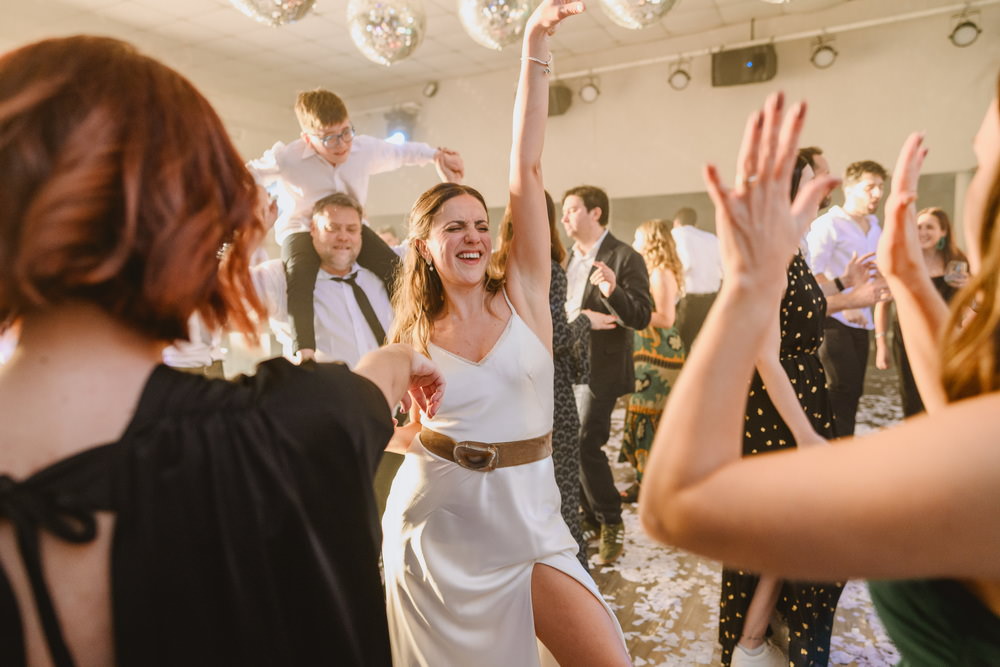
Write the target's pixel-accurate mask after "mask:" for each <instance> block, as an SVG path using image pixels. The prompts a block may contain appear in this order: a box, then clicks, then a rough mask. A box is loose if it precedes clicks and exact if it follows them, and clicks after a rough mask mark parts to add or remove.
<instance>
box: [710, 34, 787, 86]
mask: <svg viewBox="0 0 1000 667" xmlns="http://www.w3.org/2000/svg"><path fill="white" fill-rule="evenodd" d="M777 73H778V54H777V53H776V52H775V50H774V45H773V44H762V45H760V46H748V47H746V48H743V49H733V50H732V51H720V52H718V53H713V54H712V85H713V86H741V85H743V84H744V83H760V82H761V81H770V80H771V79H773V78H774V75H775V74H777Z"/></svg>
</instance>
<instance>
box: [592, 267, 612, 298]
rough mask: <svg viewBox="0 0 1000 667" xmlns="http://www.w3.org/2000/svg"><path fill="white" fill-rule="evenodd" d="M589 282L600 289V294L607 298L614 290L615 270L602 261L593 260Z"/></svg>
mask: <svg viewBox="0 0 1000 667" xmlns="http://www.w3.org/2000/svg"><path fill="white" fill-rule="evenodd" d="M590 282H591V283H592V284H594V285H596V286H597V289H599V290H601V294H603V295H604V298H605V299H607V298H608V297H609V296H611V293H612V292H614V291H615V287H616V286H617V285H618V281H617V280H616V278H615V272H614V271H612V270H611V268H610V267H609V266H608V265H607V264H605V263H604V262H596V261H595V262H594V272H593V273H591V274H590Z"/></svg>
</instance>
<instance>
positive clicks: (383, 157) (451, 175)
mask: <svg viewBox="0 0 1000 667" xmlns="http://www.w3.org/2000/svg"><path fill="white" fill-rule="evenodd" d="M295 115H296V117H297V118H298V121H299V127H300V128H301V130H302V134H301V136H300V137H299V138H298V139H296V140H295V141H292V142H291V143H288V144H284V143H282V142H278V143H276V144H275V145H274V146H273V147H272V148H271V149H270V150H268V151H267V152H265V153H264V155H262V156H261V157H260V158H258V159H256V160H253V161H251V162H250V163H249V164H248V165H247V167H248V168H249V169H250V171H251V173H253V175H254V178H256V179H257V182H258V183H260V184H261V185H264V186H265V187H268V188H269V189H271V190H272V191H274V192H275V194H276V196H277V200H278V208H279V211H280V214H279V216H278V220H277V222H276V223H275V225H274V234H275V238H276V240H277V241H278V243H279V244H280V245H281V258H282V260H283V261H284V263H285V271H286V274H287V280H288V309H289V318H290V322H291V329H292V337H293V340H294V348H293V349H294V351H296V352H298V353H299V355H300V357H301V358H302V359H303V360H307V359H312V358H313V357H314V355H315V349H316V339H315V332H314V324H313V302H312V301H313V299H312V297H313V287H314V286H315V283H316V272H317V271H318V270H319V256H318V255H317V254H316V250H315V249H314V248H313V244H312V238H311V236H310V234H309V229H310V224H311V217H312V209H313V206H314V205H315V203H316V202H317V201H318V200H319V199H321V198H323V197H325V196H327V195H330V194H333V193H335V192H344V193H347V194H349V195H351V196H352V197H353V198H354V199H355V200H357V201H358V202H359V203H360V204H361V205H362V206H364V204H365V201H366V199H367V196H368V179H369V178H370V177H371V176H373V175H374V174H379V173H382V172H387V171H393V170H395V169H399V168H400V167H403V166H405V165H425V164H429V163H431V162H434V163H435V165H436V166H437V168H438V173H439V174H440V175H441V177H442V179H443V180H449V181H454V182H460V181H461V179H462V178H463V177H464V171H465V167H464V164H463V162H462V157H461V156H460V155H459V154H458V153H457V152H455V151H451V150H448V149H446V148H433V147H432V146H429V145H427V144H423V143H419V142H404V143H402V144H398V145H397V144H391V143H389V142H387V141H382V140H381V139H376V138H375V137H370V136H367V135H358V136H355V131H354V126H353V125H352V124H351V119H350V116H349V115H348V113H347V107H346V106H345V105H344V102H343V101H342V100H341V99H340V98H339V97H338V96H337V95H335V94H334V93H332V92H330V91H328V90H322V89H317V90H311V91H307V92H303V93H299V96H298V99H297V100H296V102H295ZM362 234H363V246H362V247H363V250H362V252H361V255H360V256H359V257H358V263H359V264H360V265H361V266H363V267H365V268H367V269H369V270H371V271H373V272H374V273H375V274H376V275H378V276H379V277H380V278H381V279H382V280H383V281H384V282H385V284H386V285H388V286H390V290H391V286H392V283H393V275H394V273H395V271H396V267H397V266H398V263H399V258H398V257H397V256H396V254H395V253H394V252H393V251H392V249H390V248H389V247H388V246H387V245H386V244H385V242H383V241H382V240H381V239H380V238H379V237H378V235H377V234H375V232H374V231H373V230H371V229H370V228H369V227H368V226H367V225H365V226H364V228H363V230H362Z"/></svg>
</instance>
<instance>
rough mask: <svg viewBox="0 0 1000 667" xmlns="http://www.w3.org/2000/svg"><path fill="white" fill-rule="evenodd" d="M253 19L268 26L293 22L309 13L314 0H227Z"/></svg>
mask: <svg viewBox="0 0 1000 667" xmlns="http://www.w3.org/2000/svg"><path fill="white" fill-rule="evenodd" d="M229 1H230V2H231V3H233V7H236V9H238V10H240V11H241V12H243V13H244V14H246V15H247V16H249V17H250V18H252V19H253V20H254V21H257V22H259V23H265V24H267V25H269V26H275V27H277V26H279V25H285V24H286V23H294V22H295V21H298V20H299V19H301V18H302V17H303V16H305V15H306V14H308V13H309V10H310V9H312V6H313V5H314V4H315V3H316V0H229Z"/></svg>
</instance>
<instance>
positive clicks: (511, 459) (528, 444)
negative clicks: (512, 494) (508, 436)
mask: <svg viewBox="0 0 1000 667" xmlns="http://www.w3.org/2000/svg"><path fill="white" fill-rule="evenodd" d="M420 443H421V444H422V445H423V446H424V449H426V450H427V451H429V452H431V453H432V454H435V455H437V456H440V457H441V458H443V459H447V460H449V461H451V462H453V463H457V464H458V465H460V466H462V467H463V468H467V469H469V470H475V471H477V472H489V471H491V470H496V469H497V468H507V467H509V466H519V465H524V464H525V463H533V462H534V461H541V460H542V459H544V458H546V457H548V456H551V455H552V433H551V432H550V433H546V434H545V435H541V436H538V437H537V438H529V439H527V440H514V441H511V442H492V443H491V442H473V441H471V440H463V441H462V442H456V441H455V440H452V439H451V438H449V437H448V436H446V435H442V434H440V433H438V432H437V431H432V430H430V429H429V428H425V429H423V430H421V431H420Z"/></svg>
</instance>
